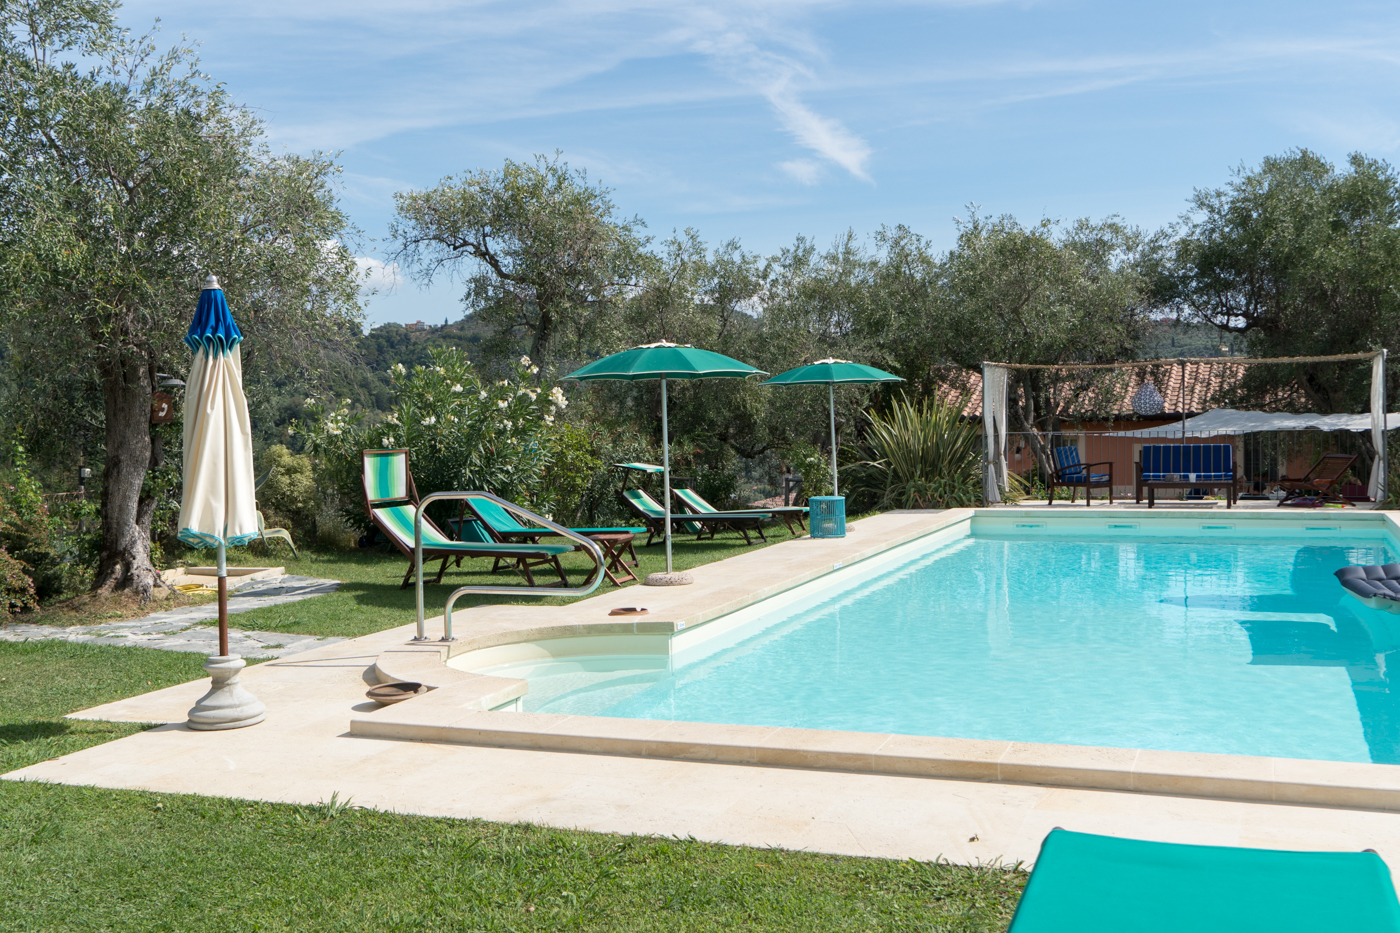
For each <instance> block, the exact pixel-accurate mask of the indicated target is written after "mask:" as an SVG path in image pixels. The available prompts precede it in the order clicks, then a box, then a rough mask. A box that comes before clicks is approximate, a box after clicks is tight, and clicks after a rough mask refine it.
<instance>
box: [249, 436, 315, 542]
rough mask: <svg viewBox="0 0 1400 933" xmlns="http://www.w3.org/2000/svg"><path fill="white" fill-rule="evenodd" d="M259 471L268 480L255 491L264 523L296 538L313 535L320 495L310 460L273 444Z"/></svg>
mask: <svg viewBox="0 0 1400 933" xmlns="http://www.w3.org/2000/svg"><path fill="white" fill-rule="evenodd" d="M262 470H263V472H264V473H265V474H266V477H267V478H266V479H265V480H263V484H262V486H261V487H260V488H259V489H258V509H259V510H260V511H261V512H262V513H263V517H264V518H265V519H266V520H267V523H268V524H269V525H273V526H277V525H284V526H286V527H288V528H289V529H291V530H293V531H295V532H297V533H298V537H304V538H311V537H313V536H315V534H316V515H317V513H318V512H319V511H320V507H321V494H320V492H319V490H318V489H317V488H316V472H315V467H314V466H313V464H312V462H311V458H310V457H308V456H305V455H298V454H294V453H292V452H291V451H290V450H288V449H287V448H286V447H285V446H283V445H282V444H276V445H273V446H272V447H269V448H268V449H267V450H266V451H265V452H264V453H263V455H262Z"/></svg>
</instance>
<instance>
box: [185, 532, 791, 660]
mask: <svg viewBox="0 0 1400 933" xmlns="http://www.w3.org/2000/svg"><path fill="white" fill-rule="evenodd" d="M767 533H768V541H769V543H770V544H777V543H779V542H781V541H787V540H789V538H790V536H789V535H788V533H787V530H786V529H784V528H783V527H782V526H781V525H779V526H777V527H776V528H772V529H769V530H768V531H767ZM645 540H646V538H645V537H642V538H639V539H638V541H637V548H636V549H637V557H638V558H639V559H640V561H641V568H640V569H639V570H637V571H636V572H637V575H638V576H639V577H643V578H644V577H645V576H646V575H647V574H648V573H653V572H655V571H658V570H665V569H666V554H665V552H664V551H663V550H662V547H661V545H660V544H657V545H655V546H653V547H649V548H648V547H642V542H643V541H645ZM765 546H766V545H764V544H763V542H761V541H757V540H755V541H754V543H753V544H752V545H750V546H746V545H745V544H744V539H743V538H740V537H739V536H738V535H736V534H733V533H732V532H731V533H728V534H721V535H720V536H719V537H718V538H715V539H714V540H708V541H696V540H694V539H693V538H677V539H675V540H674V542H673V550H672V563H673V566H674V567H675V568H676V569H677V570H688V569H690V568H692V567H698V566H700V565H701V564H708V563H712V562H714V561H717V560H723V559H725V558H726V557H733V556H735V555H737V554H744V553H748V552H752V551H754V550H757V549H759V548H762V547H765ZM301 554H302V557H301V558H300V559H296V558H293V557H292V555H291V552H290V551H289V550H288V549H287V548H285V547H283V546H281V545H280V544H274V545H272V548H271V551H270V552H269V551H267V550H264V549H263V547H262V545H260V544H259V545H255V546H253V547H250V548H243V549H237V550H236V551H235V552H231V553H230V554H229V563H230V564H241V565H265V564H272V565H281V566H285V567H286V568H287V572H288V573H296V574H304V575H306V576H310V577H325V578H329V579H333V580H340V581H342V583H343V585H342V586H341V588H340V590H339V591H337V592H336V593H334V594H332V595H329V596H318V597H316V598H314V599H308V600H303V601H301V602H296V603H287V604H285V605H282V606H274V607H271V608H269V609H258V610H255V611H253V612H246V613H240V614H239V615H238V616H236V617H235V620H234V621H233V623H232V624H233V625H235V626H237V627H238V628H243V629H252V630H258V631H265V632H293V633H296V634H299V635H344V636H348V637H351V638H353V637H356V636H358V635H365V634H368V633H370V632H378V631H383V630H384V629H386V628H393V627H394V626H396V625H404V624H405V623H408V622H412V621H413V619H414V611H413V607H414V602H413V600H414V591H413V587H411V586H410V587H409V588H408V589H406V590H403V589H399V583H400V581H401V580H402V579H403V572H404V568H406V567H407V566H408V561H407V560H406V559H405V558H404V557H402V556H400V554H399V553H398V552H397V551H394V552H393V553H386V552H384V551H381V550H378V549H372V550H359V551H328V552H324V553H313V552H310V551H306V550H303V551H302V552H301ZM184 557H185V560H186V563H191V564H193V563H197V562H204V561H207V560H208V555H207V554H200V553H199V552H195V551H190V552H187V553H186V554H185V555H184ZM563 564H564V568H565V572H566V573H567V574H568V577H569V582H570V583H571V584H572V585H574V586H579V585H582V583H583V581H584V580H585V579H586V577H587V574H588V570H589V568H591V567H592V561H590V560H589V559H588V557H587V556H585V555H583V554H579V553H574V554H566V555H565V556H564V558H563ZM490 569H491V562H490V561H489V560H486V559H482V558H478V559H475V560H468V561H463V563H462V566H461V567H460V568H456V567H449V568H448V571H447V573H446V574H445V575H444V576H443V578H442V583H441V584H439V585H437V586H434V585H433V584H432V577H433V575H435V574H436V573H437V565H436V564H430V565H429V567H428V573H427V574H426V575H425V580H426V581H427V582H426V583H425V584H424V587H423V604H424V611H425V613H426V615H427V617H428V618H429V619H431V618H435V617H436V616H440V615H442V610H443V605H444V604H445V603H446V602H447V597H448V595H449V594H450V593H451V592H452V590H453V589H455V588H456V587H459V586H465V585H467V584H471V583H478V584H486V583H494V584H501V583H506V584H510V583H514V582H519V583H523V582H524V580H523V578H521V577H519V576H518V575H516V574H515V573H514V572H512V571H509V570H502V571H501V572H500V573H498V574H494V575H493V574H491V573H490V572H489V571H490ZM548 580H549V576H548V574H547V573H545V572H544V571H540V572H539V573H538V575H537V576H536V582H539V583H543V582H548ZM629 585H630V586H636V585H637V584H635V583H633V584H629ZM609 589H612V584H611V583H609V582H608V581H607V580H604V581H603V584H602V586H601V587H599V589H598V592H605V591H607V590H609ZM572 601H573V600H571V599H566V598H563V597H558V596H545V597H541V596H521V597H509V596H468V597H464V598H462V599H460V600H458V601H457V606H458V607H459V608H465V607H469V606H478V605H481V604H483V603H488V602H489V603H529V604H532V605H562V604H564V603H568V602H572ZM459 624H460V623H459ZM429 634H430V635H435V634H436V633H432V632H430V633H429Z"/></svg>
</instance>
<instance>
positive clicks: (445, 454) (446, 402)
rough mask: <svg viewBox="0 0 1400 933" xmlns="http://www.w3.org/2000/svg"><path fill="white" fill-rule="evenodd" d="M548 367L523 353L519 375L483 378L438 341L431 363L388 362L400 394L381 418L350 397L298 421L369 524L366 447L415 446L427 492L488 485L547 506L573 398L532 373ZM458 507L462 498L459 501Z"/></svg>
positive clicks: (328, 479) (417, 473) (353, 509)
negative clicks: (547, 483) (560, 421)
mask: <svg viewBox="0 0 1400 933" xmlns="http://www.w3.org/2000/svg"><path fill="white" fill-rule="evenodd" d="M538 371H539V368H538V367H536V366H533V365H532V364H531V363H530V360H529V358H527V357H522V358H521V360H520V363H519V364H518V365H517V366H515V367H514V368H513V372H512V376H513V377H514V378H506V379H502V380H498V381H495V382H486V381H483V380H482V379H481V378H480V377H479V376H478V375H477V373H476V370H475V368H474V367H473V366H472V364H471V361H470V360H468V359H467V357H466V354H464V353H462V352H461V351H460V350H458V349H456V348H453V347H448V348H441V347H440V348H434V349H433V351H432V363H431V365H428V366H415V367H413V369H412V370H409V369H407V368H406V367H404V366H403V364H401V363H400V364H396V365H395V366H394V367H393V368H392V369H390V370H389V378H390V383H391V387H392V389H393V391H394V395H395V401H394V404H393V407H392V408H391V409H390V410H389V412H388V413H387V414H385V415H383V416H382V417H380V418H379V419H378V420H369V419H367V418H366V417H365V416H364V415H363V413H351V411H350V409H349V403H348V402H346V403H343V404H342V405H340V406H334V405H330V406H327V405H325V404H322V403H313V404H312V405H309V406H308V410H309V411H310V413H311V417H312V420H311V421H310V422H308V423H306V424H304V425H298V424H294V425H293V428H292V430H293V431H296V430H301V431H302V432H303V433H304V434H305V435H306V439H307V450H308V451H309V452H310V453H311V454H312V456H313V457H315V459H316V467H317V470H318V472H319V474H320V476H321V479H322V481H323V483H324V484H326V485H328V486H329V487H330V489H331V491H333V492H334V493H336V494H338V495H339V496H340V497H341V499H342V501H343V502H344V503H345V508H344V515H345V517H346V519H347V520H348V521H349V522H350V523H351V524H353V525H355V526H356V527H358V528H361V529H367V528H368V527H369V524H368V519H367V517H366V516H365V515H364V509H363V508H362V507H361V506H360V503H361V502H362V500H363V491H362V487H361V478H360V473H361V463H360V452H361V451H362V450H373V449H381V450H382V449H394V448H400V447H402V448H407V449H408V451H409V459H410V466H411V469H412V471H413V478H414V483H415V485H416V486H417V488H418V492H419V495H422V496H426V495H427V494H429V493H431V492H441V491H448V490H482V491H487V492H493V493H495V494H496V495H498V496H501V497H502V498H505V499H511V500H513V501H516V502H520V503H521V504H522V505H527V506H530V507H531V508H540V507H544V508H546V509H547V508H548V507H549V503H548V502H547V501H546V500H545V494H546V490H545V487H544V477H545V475H546V470H547V468H548V467H549V463H550V456H551V453H552V450H553V448H552V446H551V443H550V438H549V436H548V435H549V433H550V431H551V430H553V429H554V428H555V427H556V418H555V416H556V414H557V413H558V412H559V411H561V410H562V409H564V408H565V407H566V406H567V405H568V401H567V399H566V398H565V397H564V393H563V391H562V390H560V389H558V388H557V387H556V388H554V389H552V390H550V391H548V392H546V391H545V390H544V389H543V388H541V387H539V386H536V385H533V384H532V383H531V379H532V377H533V376H534V375H535V374H536V373H538ZM454 509H455V506H454Z"/></svg>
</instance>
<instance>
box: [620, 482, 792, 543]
mask: <svg viewBox="0 0 1400 933" xmlns="http://www.w3.org/2000/svg"><path fill="white" fill-rule="evenodd" d="M622 501H623V502H624V503H626V504H627V506H628V507H629V508H631V509H632V511H633V512H635V513H637V517H639V518H640V519H641V520H642V521H643V522H644V523H645V524H646V526H647V545H650V544H651V543H652V542H653V541H657V540H660V539H661V538H663V537H664V536H665V531H664V529H665V526H666V512H665V510H663V509H662V508H661V506H660V505H659V504H657V501H656V500H655V499H653V498H652V497H651V496H649V495H647V494H646V493H645V492H643V491H642V490H640V489H626V490H623V493H622ZM763 518H764V513H763V512H761V511H760V512H710V513H707V514H704V515H693V514H692V515H684V514H681V513H680V512H672V513H671V526H672V527H671V533H672V534H673V535H674V534H675V532H676V531H678V530H679V531H682V532H685V533H687V534H690V533H693V534H695V535H696V537H697V539H699V538H704V537H705V533H706V532H707V531H708V532H709V537H711V538H713V537H714V536H715V531H717V530H718V529H720V528H725V527H729V528H733V529H734V530H735V531H737V532H739V534H741V535H743V536H744V543H745V544H752V543H753V542H752V541H751V540H749V535H748V529H749V528H754V529H756V530H757V531H758V534H759V537H763V529H762V528H759V527H758V524H757V523H758V522H761V521H762V520H763ZM763 540H765V541H767V540H768V539H767V538H763Z"/></svg>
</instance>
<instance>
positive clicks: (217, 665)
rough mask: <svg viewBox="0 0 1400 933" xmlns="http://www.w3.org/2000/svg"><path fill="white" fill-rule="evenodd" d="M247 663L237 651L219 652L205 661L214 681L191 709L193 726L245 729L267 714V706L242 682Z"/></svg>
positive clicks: (206, 729)
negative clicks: (224, 653) (233, 652)
mask: <svg viewBox="0 0 1400 933" xmlns="http://www.w3.org/2000/svg"><path fill="white" fill-rule="evenodd" d="M247 663H248V662H246V661H244V660H243V659H242V658H240V657H238V656H237V655H222V656H216V657H212V658H210V659H209V660H208V661H205V662H204V669H205V670H206V671H208V672H209V676H210V678H211V679H212V680H213V685H212V686H211V687H210V688H209V692H208V693H206V694H205V695H204V696H202V697H200V700H199V702H198V703H196V704H195V705H194V707H193V708H192V709H190V713H189V716H190V718H189V723H188V725H189V727H190V728H191V729H197V730H199V731H203V732H207V731H212V730H215V729H241V728H243V727H244V726H253V725H257V724H258V723H260V722H262V721H263V720H264V719H266V718H267V707H265V706H263V704H262V701H260V700H259V699H258V698H257V697H255V696H253V695H252V694H251V693H249V692H248V691H247V690H245V689H244V688H243V685H242V684H241V683H239V682H238V674H239V672H240V671H242V670H243V668H244V667H245V666H246V665H247Z"/></svg>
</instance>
